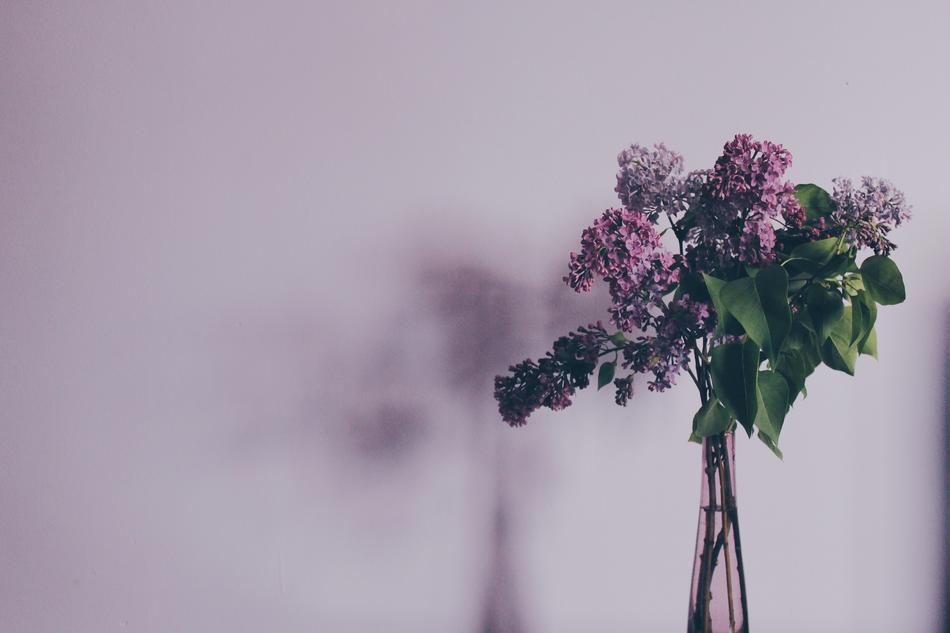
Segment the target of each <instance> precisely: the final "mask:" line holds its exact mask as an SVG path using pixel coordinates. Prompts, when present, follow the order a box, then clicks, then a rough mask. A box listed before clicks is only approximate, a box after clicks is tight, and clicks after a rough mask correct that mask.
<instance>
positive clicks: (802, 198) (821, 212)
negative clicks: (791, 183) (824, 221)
mask: <svg viewBox="0 0 950 633" xmlns="http://www.w3.org/2000/svg"><path fill="white" fill-rule="evenodd" d="M795 197H796V198H797V199H798V204H800V205H802V208H803V209H805V216H806V217H807V218H808V219H809V220H817V219H818V218H820V217H822V216H825V215H828V214H829V213H831V212H832V211H834V209H835V205H834V202H832V200H831V196H830V195H828V192H827V191H825V190H824V189H822V188H821V187H819V186H818V185H813V184H811V183H806V184H801V185H796V186H795Z"/></svg>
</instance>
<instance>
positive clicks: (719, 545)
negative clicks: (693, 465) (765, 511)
mask: <svg viewBox="0 0 950 633" xmlns="http://www.w3.org/2000/svg"><path fill="white" fill-rule="evenodd" d="M734 440H735V438H734V437H733V434H732V433H722V434H720V435H714V436H710V437H707V438H705V439H704V440H703V469H702V490H701V492H700V502H699V528H698V530H697V532H696V554H695V556H694V560H693V582H692V586H691V587H690V592H689V624H688V626H687V629H686V630H687V633H748V632H749V617H748V610H747V607H746V592H745V574H744V572H743V570H742V545H741V543H740V540H739V521H738V516H737V512H736V477H735V473H736V468H735V466H736V460H735V442H734Z"/></svg>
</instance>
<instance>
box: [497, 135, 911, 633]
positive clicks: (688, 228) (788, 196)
mask: <svg viewBox="0 0 950 633" xmlns="http://www.w3.org/2000/svg"><path fill="white" fill-rule="evenodd" d="M618 162H619V164H620V170H619V172H618V173H617V186H616V189H615V191H616V192H617V194H618V196H619V198H620V202H621V204H622V206H621V207H618V208H610V209H607V210H606V211H604V213H603V214H602V215H601V216H600V217H599V218H597V219H596V220H594V222H593V224H591V225H590V226H589V227H588V228H586V229H585V230H584V232H583V233H582V235H581V244H580V249H579V250H578V251H577V252H575V253H571V257H570V264H569V266H568V272H567V275H566V276H565V277H564V281H565V282H566V283H567V285H568V286H570V287H571V288H573V289H574V290H575V291H577V292H587V291H589V290H590V289H591V286H592V285H593V283H594V281H595V278H599V279H601V280H603V281H604V282H605V283H606V284H607V287H608V288H609V291H610V298H611V305H610V308H609V309H608V312H609V314H610V322H611V324H612V325H613V326H614V327H615V328H616V329H615V330H614V331H609V330H608V329H607V328H606V327H605V326H604V324H603V323H601V322H597V323H594V324H590V325H588V326H586V327H579V328H577V330H576V331H574V332H570V333H568V334H567V335H566V336H562V337H560V338H559V339H557V340H556V341H555V342H554V345H553V349H552V350H551V351H549V352H547V354H546V355H545V356H544V357H543V358H541V359H539V360H538V361H533V360H530V359H528V360H524V361H522V362H521V363H518V364H517V365H514V366H512V367H510V373H509V374H508V375H505V376H497V377H496V378H495V399H496V400H497V401H498V408H499V411H500V413H501V417H502V419H504V421H505V422H507V423H508V424H510V425H511V426H521V425H523V424H525V422H526V421H527V419H528V417H529V416H530V415H531V413H532V412H534V411H535V410H537V409H538V408H540V407H547V408H549V409H553V410H559V409H564V408H566V407H567V406H569V405H570V404H571V398H572V397H573V396H574V394H575V392H576V391H577V390H578V389H583V388H585V387H587V386H588V385H589V384H590V382H591V379H592V377H593V376H594V374H595V373H596V374H597V387H598V389H600V388H602V387H605V386H607V385H610V384H612V385H613V387H614V390H615V395H614V399H615V400H616V402H617V404H618V405H621V406H625V405H626V404H627V402H628V401H629V400H630V398H631V397H632V396H633V393H634V377H635V376H636V375H637V374H645V375H646V376H647V377H648V379H647V388H648V389H650V390H651V391H665V390H666V389H669V388H670V387H672V386H673V385H674V384H675V383H676V380H677V378H678V377H679V376H680V375H681V374H682V373H684V372H685V373H686V375H688V376H689V379H690V380H691V381H692V382H693V384H694V385H695V386H696V389H697V390H698V391H699V409H698V411H697V412H696V414H695V415H694V416H693V420H692V429H691V433H690V436H689V439H690V440H691V441H694V442H697V443H701V444H702V446H703V470H702V472H703V481H702V496H701V503H700V516H699V528H698V532H697V539H696V555H695V558H694V566H693V581H692V588H691V591H690V608H689V620H688V631H690V632H697V633H698V632H702V633H718V632H719V631H728V632H729V633H736V632H739V633H748V630H749V628H748V626H749V625H748V613H747V607H746V597H745V575H744V573H743V566H742V550H741V544H740V540H739V526H738V516H737V512H736V503H735V477H734V468H735V466H734V459H735V458H734V452H733V451H734V449H733V446H734V445H733V431H734V430H735V429H736V428H737V426H741V427H742V428H743V429H744V430H745V431H746V433H748V435H749V436H751V435H752V434H753V433H755V434H756V435H757V436H758V437H759V438H760V439H761V440H762V441H763V442H764V443H765V445H766V446H768V447H769V448H770V449H771V450H772V451H773V452H774V453H775V454H776V455H777V456H779V457H781V456H782V453H781V451H780V450H779V446H778V444H779V434H780V433H781V431H782V426H783V424H784V422H785V417H786V414H787V413H788V411H789V409H790V408H791V406H792V405H793V403H794V402H795V401H796V399H797V398H798V397H799V395H802V396H803V397H804V396H805V395H806V394H807V392H806V390H805V381H806V379H807V378H808V377H809V376H810V375H811V374H812V373H813V372H814V371H815V369H816V368H817V367H818V366H819V365H822V364H824V365H826V366H827V367H830V368H831V369H833V370H837V371H842V372H845V373H848V374H851V375H853V374H854V370H855V363H856V362H857V358H858V356H859V355H861V354H867V355H871V356H874V357H876V356H877V335H876V334H875V330H874V324H875V321H876V320H877V311H878V306H881V305H892V304H897V303H901V302H902V301H903V300H904V298H905V291H904V282H903V279H902V278H901V274H900V271H899V270H898V268H897V265H896V264H895V263H894V261H893V260H892V259H891V257H890V255H891V253H892V252H893V250H894V248H895V245H894V243H893V242H891V241H890V239H889V237H890V232H891V231H892V230H893V229H894V228H895V227H897V226H899V225H900V224H902V223H903V222H905V221H907V220H908V219H909V217H910V207H909V206H908V205H907V203H906V201H905V200H904V195H903V194H902V193H901V192H900V191H899V190H897V189H895V188H894V187H893V186H892V185H891V184H890V183H888V182H887V181H885V180H881V179H878V178H863V179H862V180H861V182H860V183H859V184H854V183H852V182H851V181H850V180H847V179H836V180H834V181H833V188H832V191H831V192H830V193H829V192H828V191H826V190H824V189H822V188H821V187H819V186H817V185H814V184H799V185H794V184H793V183H791V182H789V181H788V180H786V179H785V172H786V170H787V169H788V168H789V166H790V165H791V163H792V156H791V154H790V153H789V152H788V150H786V149H785V148H783V147H782V146H781V145H778V144H776V143H772V142H770V141H756V140H754V139H753V138H752V137H751V136H749V135H746V134H740V135H737V136H736V137H735V138H734V139H733V140H732V141H730V142H728V143H726V145H725V147H724V148H723V153H722V155H721V156H720V157H719V158H718V159H717V160H716V164H715V165H714V166H713V168H712V169H711V170H705V171H694V172H690V173H687V174H685V175H684V174H683V159H682V157H681V156H680V155H679V154H676V153H675V152H673V151H670V150H669V149H667V148H666V147H664V146H663V145H662V144H660V145H656V146H654V147H653V148H652V149H650V148H646V147H642V146H640V145H632V146H631V147H629V148H628V149H626V150H624V151H623V152H621V153H620V156H619V157H618ZM862 251H864V252H866V251H871V252H873V254H870V255H869V256H867V257H865V258H864V259H863V260H862V261H861V262H860V264H859V263H858V261H857V258H858V255H859V253H861V252H862Z"/></svg>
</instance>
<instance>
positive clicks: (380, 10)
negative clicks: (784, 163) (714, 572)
mask: <svg viewBox="0 0 950 633" xmlns="http://www.w3.org/2000/svg"><path fill="white" fill-rule="evenodd" d="M948 19H950V6H948V5H947V4H946V3H944V2H931V3H921V4H912V5H911V4H904V3H900V4H899V3H893V2H890V3H881V4H878V3H874V2H870V3H869V2H843V3H822V4H818V3H814V4H813V3H781V4H779V3H739V2H711V3H686V2H649V3H647V2H615V3H597V2H594V3H583V6H582V5H581V4H579V3H576V4H574V5H573V6H570V5H567V4H564V5H562V4H559V3H551V2H514V3H511V2H507V3H495V2H482V3H436V2H418V1H408V2H316V3H313V2H310V3H307V2H286V1H277V2H268V3H247V2H227V3H225V2H202V3H179V2H160V3H146V2H118V1H116V2H98V1H90V2H81V3H73V2H13V1H7V2H3V3H2V4H0V90H2V98H0V213H2V215H0V292H2V297H3V298H4V303H5V305H4V308H3V310H2V317H0V403H2V406H0V411H2V413H0V631H10V632H17V631H24V632H25V631H30V632H36V633H59V632H64V631H72V632H77V633H85V632H89V633H93V632H95V633H109V632H113V631H115V632H124V631H135V632H147V633H150V632H154V633H167V632H169V631H181V632H190V631H196V632H210V631H228V632H232V633H241V632H256V631H268V632H270V631H275V632H288V633H290V632H298V631H299V632H304V631H307V632H312V631H317V632H320V633H364V632H368V631H385V632H387V633H403V632H405V633H426V632H428V631H433V632H435V631H439V632H445V631H459V632H464V631H481V632H483V633H489V632H495V633H501V632H504V633H520V632H523V631H524V632H532V631H533V632H544V633H574V632H588V631H604V632H610V631H617V632H619V631H667V630H681V629H682V628H683V625H684V624H685V619H686V608H687V599H688V589H689V575H690V563H691V560H692V547H693V542H694V541H693V539H694V530H695V521H696V510H697V504H698V495H699V460H700V457H699V452H698V451H699V449H698V447H697V446H696V445H692V444H687V442H686V437H687V435H688V425H689V420H690V419H691V417H692V414H693V412H694V410H695V408H696V407H697V402H696V396H695V395H694V394H693V393H692V392H691V391H690V388H689V385H688V381H687V384H683V385H681V386H680V387H681V388H680V389H678V390H675V391H673V392H670V393H666V394H650V393H648V392H647V391H646V388H645V385H644V384H638V386H637V395H636V397H635V398H634V400H633V401H632V403H631V405H630V406H629V407H628V408H626V409H620V408H618V407H616V406H615V405H613V403H612V402H611V400H612V399H611V398H610V397H609V396H607V395H606V394H603V393H601V394H595V393H593V392H591V393H583V394H581V395H580V396H579V397H578V398H577V399H576V404H575V405H574V406H573V407H572V408H570V409H569V410H567V411H564V412H560V413H558V414H551V413H539V414H537V415H536V417H534V418H532V420H531V424H529V426H528V427H526V428H524V429H519V430H510V429H507V428H505V427H503V425H502V423H501V422H500V421H499V419H498V417H497V414H496V412H495V410H494V407H493V402H492V400H491V377H492V375H493V374H494V373H498V372H500V371H502V370H504V368H505V367H506V366H507V365H508V364H509V363H511V362H515V361H518V360H521V359H522V358H525V357H527V356H537V355H539V354H541V353H542V352H543V351H544V350H545V349H546V347H547V346H548V345H549V344H550V341H551V340H553V338H554V337H556V336H557V335H558V334H560V333H561V332H562V331H563V330H566V329H568V328H571V327H574V326H576V325H579V324H583V323H586V322H589V321H591V320H595V319H598V318H606V312H605V307H606V302H605V301H604V299H603V295H602V294H597V295H595V296H585V297H578V296H575V295H574V294H573V293H572V292H571V291H570V290H569V289H567V288H566V287H565V286H564V285H563V284H562V283H560V277H561V276H562V275H563V274H564V271H565V269H566V262H567V254H568V252H569V251H570V250H571V249H572V248H575V247H576V244H577V240H578V238H579V236H580V231H581V229H582V228H583V227H584V226H586V225H587V223H588V222H589V221H590V220H591V219H592V218H593V217H595V216H596V215H597V214H598V213H599V212H600V211H601V210H602V209H603V208H605V207H606V206H609V205H611V204H614V203H615V200H614V195H613V193H612V189H613V185H614V171H615V162H614V159H615V156H616V155H617V153H618V152H619V151H620V150H621V149H622V148H623V147H624V146H625V145H627V144H629V143H632V142H640V143H653V142H656V141H664V142H666V143H667V144H668V145H669V146H670V147H672V148H674V149H676V150H677V151H679V152H681V153H683V154H684V155H685V157H686V161H687V167H688V168H690V169H696V168H701V167H705V166H708V165H710V164H711V163H712V161H713V160H714V159H715V157H716V156H717V155H718V153H719V150H720V149H721V147H722V144H723V143H724V142H726V141H727V140H728V139H730V138H731V137H732V135H733V134H735V133H736V132H749V133H752V134H754V135H756V136H757V137H762V138H768V139H772V140H775V141H777V142H780V143H783V144H784V145H785V146H786V147H788V148H789V149H790V150H791V151H792V152H793V154H794V156H795V165H794V167H793V169H792V171H791V172H790V176H791V178H792V179H793V180H796V181H799V182H815V183H819V184H823V185H826V186H827V185H830V179H831V178H833V177H835V176H839V175H843V176H850V177H857V176H861V175H865V174H867V175H877V176H884V177H886V178H889V179H891V180H892V181H893V182H894V183H896V184H897V185H898V186H900V187H901V188H903V189H904V190H905V191H906V193H907V196H908V198H909V199H910V200H911V201H912V202H913V203H914V205H915V218H914V220H913V222H912V223H911V224H909V225H908V226H907V227H902V228H901V229H900V230H899V231H898V232H897V233H895V235H894V238H895V240H896V241H897V242H898V243H899V244H900V248H899V250H898V251H897V254H896V256H897V259H898V260H899V262H900V264H901V267H902V270H903V272H904V276H905V280H906V282H907V288H908V294H909V299H908V301H907V303H906V304H905V305H903V306H900V307H897V308H889V309H884V310H882V312H881V315H880V318H879V322H878V323H879V325H878V328H879V334H880V351H881V360H880V362H874V361H873V360H870V359H862V360H861V362H860V363H859V368H858V373H857V376H856V378H853V379H852V378H848V377H847V376H844V375H842V374H838V373H832V372H830V371H827V370H820V372H819V376H816V378H817V379H813V381H812V382H811V383H810V384H809V388H808V398H807V399H806V400H804V401H802V402H800V403H798V404H796V406H795V408H794V410H793V412H792V414H791V415H790V417H789V419H788V421H787V424H786V427H785V430H784V432H783V448H784V451H785V455H786V458H785V461H784V463H782V462H779V461H778V460H776V459H775V458H774V457H773V456H772V455H771V454H770V453H769V452H768V451H767V450H766V449H765V448H764V447H762V446H760V445H759V443H758V442H757V441H754V440H753V441H748V440H745V439H743V438H739V440H738V441H737V444H738V446H737V462H738V465H737V468H738V489H739V494H738V501H739V512H740V516H741V520H742V529H743V534H742V536H743V541H744V548H745V551H746V573H747V578H748V579H749V583H750V584H749V589H748V596H749V605H750V623H751V625H752V627H753V630H755V631H770V632H773V633H791V632H797V631H803V630H807V631H823V632H826V633H836V632H842V633H845V632H859V631H860V632H862V633H875V632H892V631H902V632H908V633H915V632H930V631H937V630H940V628H941V626H942V615H943V612H944V611H943V607H942V606H941V600H942V592H943V572H944V570H943V565H944V560H945V558H944V546H945V542H946V536H945V534H946V533H945V532H944V516H943V509H944V507H945V505H946V501H945V499H944V497H943V494H944V490H943V488H945V478H944V466H943V463H944V462H943V460H944V459H945V456H944V455H943V448H944V442H943V437H944V435H943V433H944V430H943V424H944V420H945V410H946V409H945V407H946V403H945V399H946V392H945V390H944V386H943V385H944V380H945V376H944V368H945V366H946V365H945V359H944V357H945V353H946V352H945V350H946V343H945V337H946V335H947V332H946V326H945V315H946V309H947V305H948V304H950V288H948V284H947V275H946V271H947V270H948V266H950V255H948V253H950V249H948V248H947V243H948V238H950V215H948V213H947V201H948V200H950V179H948V178H947V168H948V159H947V147H948V144H950V119H948V118H947V116H946V113H947V112H950V76H948V70H947V64H946V62H947V60H948V59H950V40H948V39H947V38H946V36H945V27H946V23H947V21H948Z"/></svg>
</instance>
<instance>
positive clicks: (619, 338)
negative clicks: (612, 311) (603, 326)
mask: <svg viewBox="0 0 950 633" xmlns="http://www.w3.org/2000/svg"><path fill="white" fill-rule="evenodd" d="M610 342H611V343H613V344H614V345H617V346H620V347H623V346H624V345H626V344H627V337H626V336H624V335H623V332H614V333H613V334H611V335H610Z"/></svg>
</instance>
